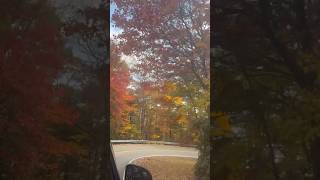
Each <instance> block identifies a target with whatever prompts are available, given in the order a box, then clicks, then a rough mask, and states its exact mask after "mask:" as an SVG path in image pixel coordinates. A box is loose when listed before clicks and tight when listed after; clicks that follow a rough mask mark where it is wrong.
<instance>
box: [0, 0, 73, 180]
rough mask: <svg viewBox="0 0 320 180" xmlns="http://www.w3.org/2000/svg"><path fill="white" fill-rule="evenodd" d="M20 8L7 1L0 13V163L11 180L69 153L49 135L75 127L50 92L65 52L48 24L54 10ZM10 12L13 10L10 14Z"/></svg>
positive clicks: (69, 111)
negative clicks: (11, 175)
mask: <svg viewBox="0 0 320 180" xmlns="http://www.w3.org/2000/svg"><path fill="white" fill-rule="evenodd" d="M19 3H20V4H19V5H18V4H17V1H8V2H6V3H2V4H1V7H0V11H1V13H2V15H3V16H2V18H1V20H2V21H1V23H2V22H4V23H2V25H3V26H2V27H3V28H1V34H2V38H1V41H0V122H1V123H0V139H1V140H0V141H2V142H3V143H1V145H0V161H1V162H2V163H3V165H4V166H6V167H7V168H10V169H12V170H14V172H13V171H12V172H11V173H14V174H15V175H14V176H19V177H24V178H26V177H28V176H27V175H30V174H32V173H35V170H36V169H37V168H44V167H42V166H43V163H44V160H45V159H46V158H47V157H48V156H50V155H56V154H66V153H70V152H71V151H72V147H71V146H70V145H68V144H67V143H64V142H62V141H60V140H58V139H57V138H55V137H54V136H53V135H52V134H51V132H50V127H51V126H52V125H56V124H69V125H71V124H73V123H74V122H75V120H76V118H77V115H76V114H77V113H76V112H75V111H74V110H73V109H72V108H70V107H68V106H66V105H65V104H64V103H63V102H62V98H63V93H61V90H59V89H57V88H55V87H54V80H55V78H57V75H58V73H59V70H61V69H62V68H63V64H64V58H63V57H64V52H63V51H64V50H63V42H62V40H61V37H60V35H59V28H58V25H57V24H56V23H55V22H54V21H51V19H50V17H52V16H53V14H52V13H53V12H52V9H50V8H48V6H47V5H46V3H45V2H44V1H43V2H40V1H39V2H38V1H37V2H33V3H27V2H23V1H19ZM13 6H17V7H16V8H17V9H16V10H15V12H14V13H13V12H12V9H13ZM7 21H9V22H10V23H8V24H6V23H5V22H7ZM48 165H49V164H48ZM8 171H10V170H8Z"/></svg>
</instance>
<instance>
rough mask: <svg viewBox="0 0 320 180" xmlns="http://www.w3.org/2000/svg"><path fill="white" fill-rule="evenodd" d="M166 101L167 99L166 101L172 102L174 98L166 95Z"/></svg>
mask: <svg viewBox="0 0 320 180" xmlns="http://www.w3.org/2000/svg"><path fill="white" fill-rule="evenodd" d="M164 99H165V100H166V101H171V100H172V96H169V95H165V96H164Z"/></svg>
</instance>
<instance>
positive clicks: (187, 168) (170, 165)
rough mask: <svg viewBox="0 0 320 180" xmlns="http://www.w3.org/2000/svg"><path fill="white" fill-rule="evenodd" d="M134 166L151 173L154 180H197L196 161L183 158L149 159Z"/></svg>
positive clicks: (141, 160)
mask: <svg viewBox="0 0 320 180" xmlns="http://www.w3.org/2000/svg"><path fill="white" fill-rule="evenodd" d="M133 164H136V165H139V166H142V167H144V168H146V169H148V170H149V171H150V173H151V174H152V179H153V180H195V176H194V166H195V164H196V159H194V158H182V157H147V158H141V159H137V160H135V161H134V162H133Z"/></svg>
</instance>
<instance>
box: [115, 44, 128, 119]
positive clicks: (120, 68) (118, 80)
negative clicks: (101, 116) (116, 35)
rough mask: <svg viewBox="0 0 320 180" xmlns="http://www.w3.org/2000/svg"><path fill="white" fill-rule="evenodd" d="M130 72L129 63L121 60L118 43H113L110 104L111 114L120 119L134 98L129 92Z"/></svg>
mask: <svg viewBox="0 0 320 180" xmlns="http://www.w3.org/2000/svg"><path fill="white" fill-rule="evenodd" d="M129 82H130V72H129V68H128V67H127V64H126V63H125V62H124V61H121V59H120V54H119V51H118V49H117V47H116V45H114V44H112V45H111V60H110V105H111V109H110V111H111V116H112V117H114V118H115V119H120V118H121V115H122V113H123V112H124V111H125V110H128V109H129V106H128V104H127V102H128V101H129V100H132V98H133V97H132V96H130V95H129V94H128V89H127V87H128V85H129Z"/></svg>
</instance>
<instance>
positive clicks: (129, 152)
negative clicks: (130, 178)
mask: <svg viewBox="0 0 320 180" xmlns="http://www.w3.org/2000/svg"><path fill="white" fill-rule="evenodd" d="M113 151H114V155H115V161H116V164H117V168H118V172H119V175H120V178H121V179H122V178H123V177H122V176H123V173H124V170H125V167H126V165H127V164H130V163H131V162H132V161H134V160H135V159H138V158H141V157H150V156H177V157H192V158H198V150H197V149H195V148H192V147H180V146H172V145H159V144H113Z"/></svg>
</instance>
